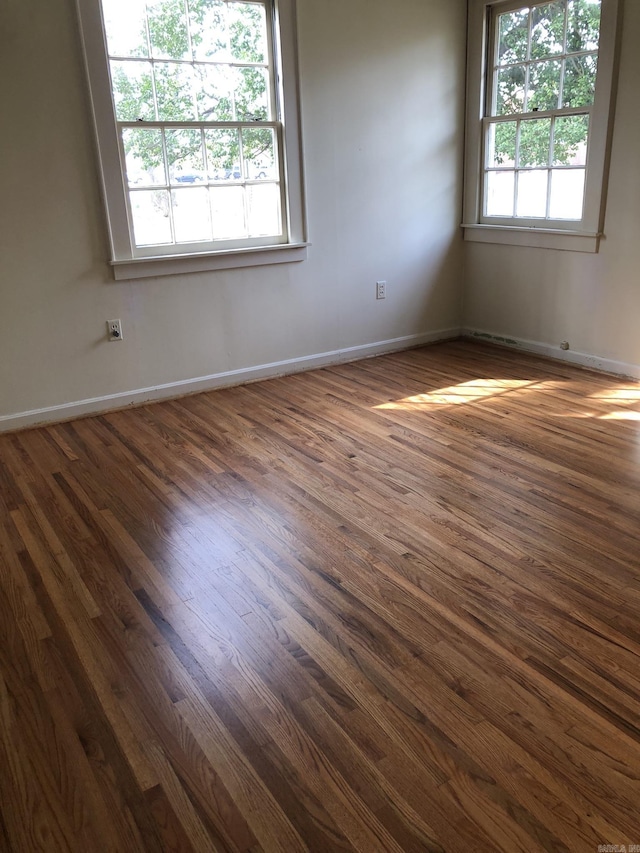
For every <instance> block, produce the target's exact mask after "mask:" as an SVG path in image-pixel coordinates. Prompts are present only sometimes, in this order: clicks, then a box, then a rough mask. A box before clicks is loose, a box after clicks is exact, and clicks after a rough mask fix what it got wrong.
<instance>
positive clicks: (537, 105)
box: [527, 60, 562, 112]
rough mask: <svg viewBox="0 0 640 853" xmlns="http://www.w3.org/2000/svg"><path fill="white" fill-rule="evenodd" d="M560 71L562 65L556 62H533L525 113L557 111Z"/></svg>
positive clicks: (530, 70)
mask: <svg viewBox="0 0 640 853" xmlns="http://www.w3.org/2000/svg"><path fill="white" fill-rule="evenodd" d="M561 70H562V63H561V62H559V61H558V60H552V61H551V62H534V63H533V64H532V65H531V66H530V68H529V90H528V96H527V112H535V111H536V110H555V109H557V107H558V99H559V98H560V74H561Z"/></svg>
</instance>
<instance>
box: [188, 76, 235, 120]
mask: <svg viewBox="0 0 640 853" xmlns="http://www.w3.org/2000/svg"><path fill="white" fill-rule="evenodd" d="M196 77H197V80H198V114H199V117H200V120H201V121H232V120H233V103H232V100H231V81H230V79H229V69H228V68H227V67H226V66H219V65H205V66H199V67H196Z"/></svg>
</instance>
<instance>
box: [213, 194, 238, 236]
mask: <svg viewBox="0 0 640 853" xmlns="http://www.w3.org/2000/svg"><path fill="white" fill-rule="evenodd" d="M209 200H210V202H211V221H212V225H213V239H214V240H233V239H235V238H241V237H246V236H247V225H246V222H245V215H244V187H220V188H216V189H212V190H210V191H209Z"/></svg>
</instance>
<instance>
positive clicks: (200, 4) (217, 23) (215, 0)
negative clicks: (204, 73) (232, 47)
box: [189, 0, 229, 61]
mask: <svg viewBox="0 0 640 853" xmlns="http://www.w3.org/2000/svg"><path fill="white" fill-rule="evenodd" d="M226 5H227V4H226V3H224V2H222V0H189V25H190V27H191V46H192V49H193V56H194V58H195V59H215V60H217V61H221V60H228V59H229V46H228V39H227V23H226Z"/></svg>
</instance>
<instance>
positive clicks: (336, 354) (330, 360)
mask: <svg viewBox="0 0 640 853" xmlns="http://www.w3.org/2000/svg"><path fill="white" fill-rule="evenodd" d="M460 335H461V330H460V329H442V330H440V331H436V332H424V333H423V334H421V335H405V336H404V337H401V338H392V339H390V340H387V341H377V342H375V343H372V344H362V345H360V346H355V347H346V348H345V349H338V350H332V351H331V352H323V353H317V354H315V355H306V356H302V357H301V358H291V359H286V360H284V361H275V362H273V363H271V364H260V365H257V366H255V367H246V368H240V369H239V370H228V371H226V372H224V373H212V374H211V375H210V376H199V377H196V378H195V379H184V380H181V381H180V382H169V383H167V384H166V385H156V386H153V387H151V388H139V389H137V390H135V391H125V392H123V393H121V394H107V395H105V396H103V397H91V398H89V399H87V400H78V401H76V402H73V403H62V404H61V405H58V406H49V407H47V408H44V409H32V410H31V411H28V412H18V413H17V414H13V415H0V432H9V431H11V430H17V429H25V428H27V427H34V426H40V425H44V424H50V423H60V422H62V421H67V420H72V419H73V418H79V417H84V416H86V415H95V414H99V413H101V412H109V411H114V410H115V409H123V408H126V407H128V406H139V405H141V404H143V403H150V402H153V401H155V400H168V399H175V398H177V397H184V396H186V395H188V394H197V393H199V392H202V391H212V390H213V389H215V388H226V387H230V386H233V385H244V384H247V383H249V382H256V381H257V380H259V379H272V378H274V377H276V376H286V375H287V374H290V373H300V372H302V371H304V370H313V369H315V368H318V367H327V366H328V365H331V364H342V363H344V362H348V361H358V360H359V359H363V358H371V357H372V356H375V355H383V354H384V353H388V352H396V351H398V350H404V349H410V348H411V347H418V346H423V345H424V344H430V343H437V342H438V341H448V340H455V339H456V338H459V337H460Z"/></svg>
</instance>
